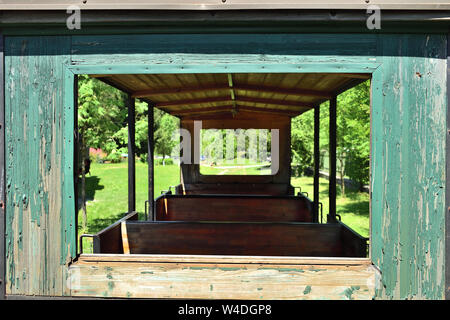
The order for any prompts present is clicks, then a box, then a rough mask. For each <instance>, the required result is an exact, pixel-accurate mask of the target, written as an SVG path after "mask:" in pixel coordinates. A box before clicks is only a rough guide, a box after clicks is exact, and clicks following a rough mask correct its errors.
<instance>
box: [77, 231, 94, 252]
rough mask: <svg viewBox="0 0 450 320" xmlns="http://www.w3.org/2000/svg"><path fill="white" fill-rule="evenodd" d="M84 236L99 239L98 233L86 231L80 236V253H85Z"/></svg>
mask: <svg viewBox="0 0 450 320" xmlns="http://www.w3.org/2000/svg"><path fill="white" fill-rule="evenodd" d="M83 238H93V239H95V238H97V239H98V235H97V234H87V233H85V234H82V235H81V236H80V254H82V253H83Z"/></svg>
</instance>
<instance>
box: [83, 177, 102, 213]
mask: <svg viewBox="0 0 450 320" xmlns="http://www.w3.org/2000/svg"><path fill="white" fill-rule="evenodd" d="M85 182H86V188H85V190H86V201H92V200H94V199H95V192H96V191H97V190H102V189H104V188H105V186H103V185H101V184H100V178H99V177H97V176H89V177H88V176H87V177H86V178H85ZM82 201H83V200H82V199H81V178H80V179H79V180H78V203H77V211H79V210H81V206H82Z"/></svg>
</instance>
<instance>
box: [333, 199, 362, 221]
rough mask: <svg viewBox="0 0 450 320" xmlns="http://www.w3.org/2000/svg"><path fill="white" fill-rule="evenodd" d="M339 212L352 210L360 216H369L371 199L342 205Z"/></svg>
mask: <svg viewBox="0 0 450 320" xmlns="http://www.w3.org/2000/svg"><path fill="white" fill-rule="evenodd" d="M338 211H339V212H351V213H354V214H356V215H359V216H364V217H369V201H368V200H367V201H359V202H351V203H348V204H344V205H340V208H339V210H338Z"/></svg>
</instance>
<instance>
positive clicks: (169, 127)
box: [78, 75, 178, 163]
mask: <svg viewBox="0 0 450 320" xmlns="http://www.w3.org/2000/svg"><path fill="white" fill-rule="evenodd" d="M126 98H127V96H126V94H125V93H123V92H121V91H120V90H117V89H115V88H113V87H111V86H109V85H107V84H105V83H103V82H101V81H99V80H97V79H94V78H90V77H88V76H87V75H80V76H79V82H78V128H79V132H80V134H81V135H82V137H83V145H84V146H88V147H91V148H96V149H97V148H100V149H102V150H103V151H104V152H105V153H106V154H107V157H106V160H107V161H111V162H113V163H117V162H120V161H121V154H122V153H128V151H127V145H128V120H127V117H128V109H127V107H126V106H125V100H126ZM135 110H136V114H135V115H136V117H135V143H136V148H135V150H136V155H137V156H138V157H140V159H146V154H147V153H148V150H147V149H148V146H147V137H148V116H147V114H148V105H147V103H145V102H142V101H139V100H136V104H135ZM153 110H154V128H153V130H154V143H155V151H156V152H157V153H160V154H162V155H163V156H167V155H170V153H171V151H172V149H173V147H174V146H175V145H176V141H177V140H176V139H174V138H173V134H174V132H175V129H176V128H177V127H178V119H176V118H175V117H173V116H170V115H169V114H167V113H165V112H163V111H161V110H159V109H156V108H154V109H153ZM80 147H81V146H80ZM145 161H146V160H145Z"/></svg>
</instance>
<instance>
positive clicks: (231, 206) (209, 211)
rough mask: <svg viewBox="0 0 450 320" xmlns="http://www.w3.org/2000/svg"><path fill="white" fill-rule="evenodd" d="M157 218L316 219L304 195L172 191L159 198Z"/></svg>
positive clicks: (234, 219) (214, 219)
mask: <svg viewBox="0 0 450 320" xmlns="http://www.w3.org/2000/svg"><path fill="white" fill-rule="evenodd" d="M155 220H157V221H260V222H264V221H274V222H277V221H278V222H313V221H314V220H313V210H312V202H311V201H310V200H309V199H308V198H306V197H302V196H257V195H253V196H252V195H245V196H244V195H185V196H183V195H168V194H164V195H162V196H160V197H159V198H158V199H157V200H156V202H155Z"/></svg>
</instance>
